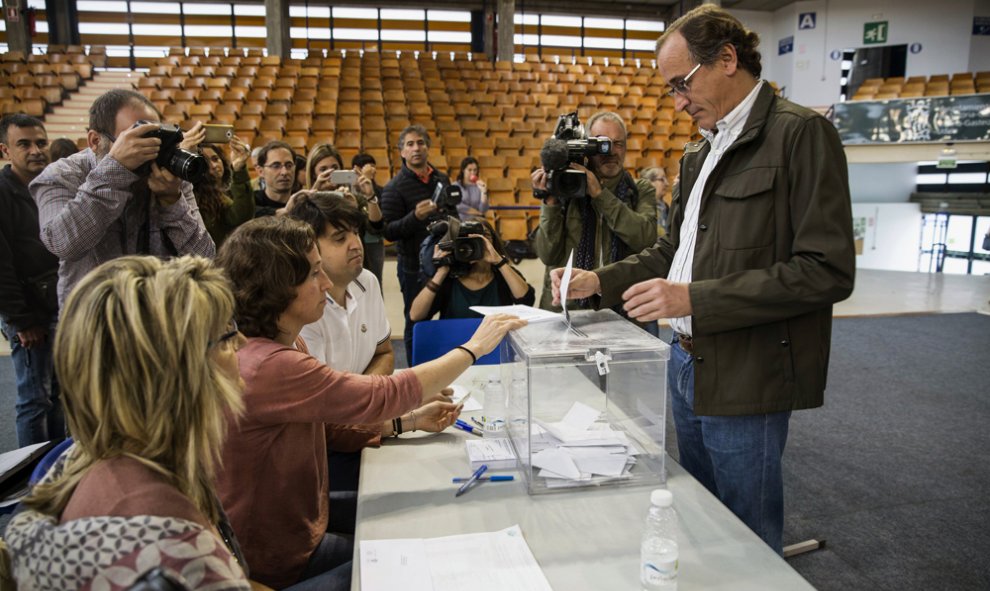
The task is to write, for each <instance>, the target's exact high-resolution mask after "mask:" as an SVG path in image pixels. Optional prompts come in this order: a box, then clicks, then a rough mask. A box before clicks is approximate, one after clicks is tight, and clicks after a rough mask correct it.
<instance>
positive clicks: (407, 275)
mask: <svg viewBox="0 0 990 591" xmlns="http://www.w3.org/2000/svg"><path fill="white" fill-rule="evenodd" d="M403 258H404V257H403V256H402V255H399V257H398V265H396V273H397V275H398V276H399V289H401V290H402V315H403V317H404V318H405V320H406V329H405V331H404V332H403V333H402V341H403V342H404V343H405V345H406V367H412V333H413V324H415V322H413V321H411V320H409V308H411V307H412V303H413V300H415V299H416V296H417V295H419V290H421V289H423V282H422V281H420V277H419V275H420V272H419V270H418V269H417V270H416V271H408V270H405V269H403V265H402V263H403ZM417 266H418V265H417Z"/></svg>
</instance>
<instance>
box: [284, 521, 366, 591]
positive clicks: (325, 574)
mask: <svg viewBox="0 0 990 591" xmlns="http://www.w3.org/2000/svg"><path fill="white" fill-rule="evenodd" d="M353 558H354V542H353V541H352V540H351V539H349V538H347V537H345V536H338V535H335V534H329V533H328V534H323V540H321V541H320V545H319V546H317V547H316V550H314V551H313V553H312V554H311V555H310V557H309V564H308V565H306V570H305V571H303V575H302V577H300V579H299V582H298V583H296V584H295V585H292V586H291V587H287V588H286V591H347V590H348V589H350V588H351V567H352V564H351V562H352V559H353Z"/></svg>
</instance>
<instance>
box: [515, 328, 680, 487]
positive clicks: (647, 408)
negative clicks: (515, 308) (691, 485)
mask: <svg viewBox="0 0 990 591" xmlns="http://www.w3.org/2000/svg"><path fill="white" fill-rule="evenodd" d="M500 357H501V362H502V365H501V381H502V388H503V391H504V392H505V395H506V413H505V415H506V422H507V428H508V435H509V439H510V441H511V442H512V446H513V448H514V449H515V452H516V456H517V457H518V458H519V471H520V472H521V473H522V477H523V479H524V480H525V481H526V487H527V489H528V490H529V493H530V494H541V493H548V492H555V491H561V490H572V489H575V488H582V487H589V486H602V485H631V484H646V483H661V482H664V481H665V480H666V472H665V470H664V418H665V417H664V414H665V408H666V405H665V400H666V394H667V361H668V359H669V358H670V346H669V345H668V344H667V343H664V342H663V341H661V340H659V339H657V338H656V337H653V336H652V335H650V334H649V333H647V332H646V331H644V330H642V329H641V328H639V327H638V326H636V325H635V324H633V323H631V322H629V321H628V320H626V319H624V318H622V317H621V316H619V315H618V314H616V313H615V312H613V311H612V310H602V311H597V312H595V311H580V312H574V313H571V328H568V327H567V325H566V324H565V323H564V322H563V321H556V320H554V321H547V322H535V323H532V324H529V325H527V326H525V327H523V328H521V329H519V330H515V331H513V332H512V333H511V335H510V336H509V338H507V339H505V341H503V343H502V346H501V352H500Z"/></svg>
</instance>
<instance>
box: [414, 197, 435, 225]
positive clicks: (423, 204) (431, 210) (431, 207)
mask: <svg viewBox="0 0 990 591" xmlns="http://www.w3.org/2000/svg"><path fill="white" fill-rule="evenodd" d="M436 212H437V204H436V203H434V202H433V200H432V199H423V200H422V201H420V202H419V203H417V204H416V212H415V214H416V219H418V220H420V221H423V220H425V219H426V218H428V217H430V216H431V215H433V214H435V213H436Z"/></svg>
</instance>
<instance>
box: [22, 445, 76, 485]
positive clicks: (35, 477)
mask: <svg viewBox="0 0 990 591" xmlns="http://www.w3.org/2000/svg"><path fill="white" fill-rule="evenodd" d="M73 443H74V442H73V441H72V438H71V437H66V438H65V441H63V442H62V443H59V444H58V445H56V446H55V447H53V448H52V449H51V451H49V452H48V453H46V454H45V457H43V458H41V461H40V462H38V465H36V466H35V467H34V471H32V472H31V478H29V479H28V484H30V485H31V486H34V485H35V484H37V483H38V481H39V480H41V478H42V477H43V476H44V475H45V474H48V471H49V470H51V469H52V466H53V465H55V460H57V459H58V458H59V456H61V455H62V454H63V453H65V450H67V449H69V448H70V447H71V446H72V444H73Z"/></svg>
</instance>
